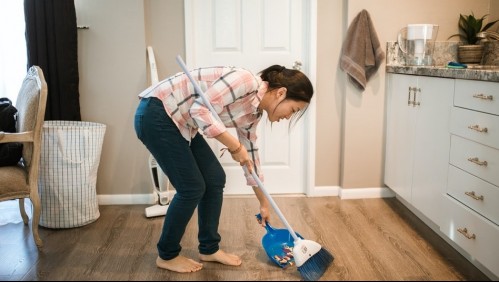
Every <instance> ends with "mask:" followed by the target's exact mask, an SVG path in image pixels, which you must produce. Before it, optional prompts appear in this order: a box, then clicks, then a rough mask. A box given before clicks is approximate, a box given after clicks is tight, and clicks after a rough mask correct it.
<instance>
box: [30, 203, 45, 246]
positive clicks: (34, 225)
mask: <svg viewBox="0 0 499 282" xmlns="http://www.w3.org/2000/svg"><path fill="white" fill-rule="evenodd" d="M31 202H33V218H32V219H31V232H33V239H34V240H35V244H36V246H37V247H38V248H39V249H40V248H42V247H43V242H42V239H41V238H40V234H39V233H38V224H39V223H40V214H41V202H40V198H39V196H38V193H35V195H31Z"/></svg>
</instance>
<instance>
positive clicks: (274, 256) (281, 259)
mask: <svg viewBox="0 0 499 282" xmlns="http://www.w3.org/2000/svg"><path fill="white" fill-rule="evenodd" d="M256 218H257V219H258V222H261V221H262V216H261V215H260V214H257V215H256ZM265 230H266V231H267V233H266V234H265V235H264V236H263V237H262V246H263V249H264V250H265V252H266V253H267V256H268V257H269V259H270V260H271V261H273V262H274V263H275V264H277V265H278V266H279V267H281V268H287V267H289V266H292V265H295V260H294V257H293V248H294V245H295V244H294V238H293V236H291V233H289V230H288V229H277V228H274V227H273V226H272V225H270V224H269V223H268V222H266V223H265ZM295 233H296V235H297V236H298V237H299V238H300V239H303V237H302V236H301V235H300V234H298V233H297V232H295Z"/></svg>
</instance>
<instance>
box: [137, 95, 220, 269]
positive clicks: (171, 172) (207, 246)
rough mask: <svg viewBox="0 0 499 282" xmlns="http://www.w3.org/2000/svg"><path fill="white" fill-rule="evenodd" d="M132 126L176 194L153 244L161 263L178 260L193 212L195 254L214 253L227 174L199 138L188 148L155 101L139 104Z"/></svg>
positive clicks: (208, 147) (207, 146) (187, 144)
mask: <svg viewBox="0 0 499 282" xmlns="http://www.w3.org/2000/svg"><path fill="white" fill-rule="evenodd" d="M134 126H135V132H136V133H137V137H138V138H139V139H140V140H141V141H142V143H144V145H145V146H146V148H147V149H148V150H149V151H150V152H151V154H152V155H153V156H154V158H155V159H156V162H157V163H158V165H159V166H160V167H161V169H162V170H163V172H165V174H166V175H167V176H168V178H169V179H170V182H171V183H172V185H173V187H175V189H176V191H177V193H176V194H175V196H174V197H173V200H172V201H171V203H170V206H169V207H168V212H167V214H166V216H165V220H164V223H163V230H162V233H161V237H160V238H159V242H158V244H157V248H158V253H159V257H160V258H162V259H164V260H169V259H173V258H175V257H176V256H178V255H179V253H180V251H181V249H182V247H181V246H180V241H181V239H182V236H183V235H184V233H185V228H186V226H187V224H188V223H189V220H190V219H191V217H192V215H193V213H194V210H195V209H196V207H197V209H198V227H199V233H198V240H199V247H198V248H199V252H200V253H201V254H204V255H210V254H213V253H215V252H217V251H218V250H219V243H220V239H221V238H220V234H219V233H218V224H219V219H220V213H221V210H222V202H223V189H224V187H225V172H224V170H223V168H222V166H221V164H220V162H219V161H218V159H217V157H216V156H215V154H214V153H213V151H212V150H211V148H210V146H209V145H208V143H206V140H205V139H204V137H203V136H202V135H200V134H199V133H198V134H196V136H195V137H194V138H193V139H192V140H191V144H190V145H189V142H188V141H187V140H185V139H184V137H182V135H181V134H180V131H179V129H178V128H177V126H176V125H175V123H174V122H173V121H172V119H171V118H170V117H169V116H168V114H167V113H166V111H165V109H164V107H163V103H162V102H161V101H160V100H159V99H157V98H143V99H141V101H140V103H139V106H138V108H137V111H136V113H135V124H134Z"/></svg>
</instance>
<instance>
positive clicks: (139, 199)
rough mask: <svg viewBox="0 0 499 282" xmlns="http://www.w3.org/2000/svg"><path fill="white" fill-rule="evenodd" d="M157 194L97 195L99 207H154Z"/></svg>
mask: <svg viewBox="0 0 499 282" xmlns="http://www.w3.org/2000/svg"><path fill="white" fill-rule="evenodd" d="M154 197H155V194H153V193H151V194H117V195H114V194H113V195H97V201H98V203H99V205H102V206H106V205H153V204H154V203H155V201H156V199H155V198H154Z"/></svg>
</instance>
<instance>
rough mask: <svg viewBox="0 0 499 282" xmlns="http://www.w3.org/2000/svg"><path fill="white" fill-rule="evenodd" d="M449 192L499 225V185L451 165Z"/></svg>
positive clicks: (448, 183)
mask: <svg viewBox="0 0 499 282" xmlns="http://www.w3.org/2000/svg"><path fill="white" fill-rule="evenodd" d="M448 176H449V179H448V182H447V194H449V195H450V196H452V197H453V198H455V199H456V200H458V201H460V202H461V203H463V204H465V205H466V206H468V207H470V208H471V209H473V210H475V211H476V212H478V213H479V214H481V215H483V216H484V217H486V218H488V219H489V220H491V221H492V222H494V223H495V224H498V225H499V187H497V186H495V185H492V184H490V183H488V182H486V181H483V180H482V179H480V178H478V177H476V176H473V175H471V174H469V173H467V172H465V171H463V170H461V169H459V168H457V167H455V166H453V165H449V174H448Z"/></svg>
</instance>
